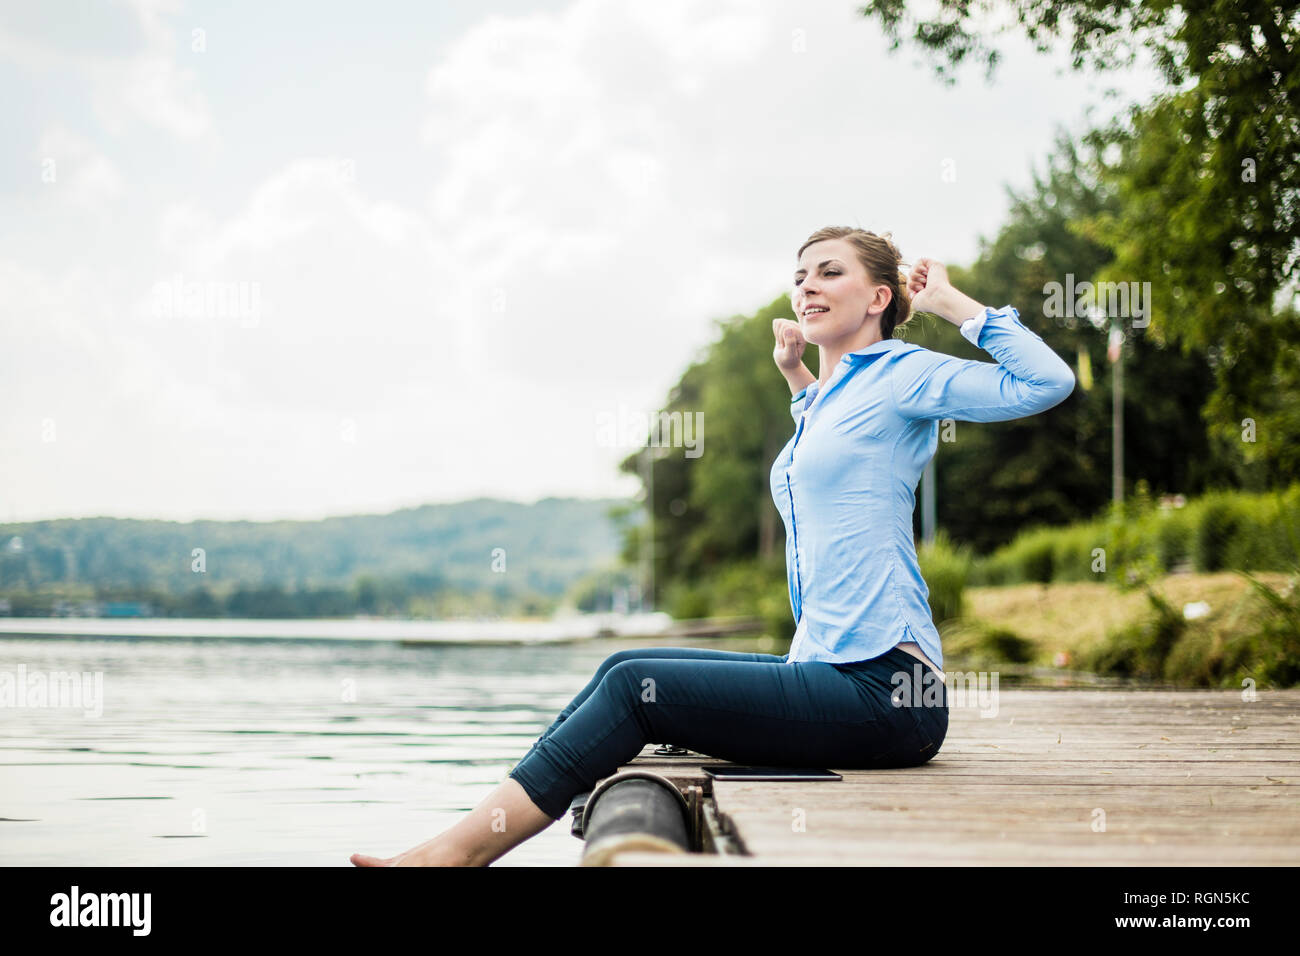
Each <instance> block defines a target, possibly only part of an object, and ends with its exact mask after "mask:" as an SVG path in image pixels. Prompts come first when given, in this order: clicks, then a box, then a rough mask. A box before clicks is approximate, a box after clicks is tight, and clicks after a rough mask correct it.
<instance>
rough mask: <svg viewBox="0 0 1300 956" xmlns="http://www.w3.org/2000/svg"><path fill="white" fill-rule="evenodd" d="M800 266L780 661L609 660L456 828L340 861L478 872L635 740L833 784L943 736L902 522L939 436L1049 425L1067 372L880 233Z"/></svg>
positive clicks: (848, 239) (706, 655)
mask: <svg viewBox="0 0 1300 956" xmlns="http://www.w3.org/2000/svg"><path fill="white" fill-rule="evenodd" d="M797 260H798V265H797V267H796V271H795V274H794V291H793V294H792V296H791V301H792V304H793V306H794V309H795V314H796V315H797V316H798V321H797V322H796V321H792V320H789V319H777V320H776V321H775V322H774V323H773V335H774V338H775V340H776V344H775V348H774V351H773V358H774V360H775V362H776V365H777V367H778V368H779V369H780V370H781V373H782V375H784V376H785V379H786V381H787V382H788V383H789V385H790V391H791V393H793V395H794V398H793V401H792V403H791V408H790V411H791V415H792V416H793V418H794V420H795V423H796V428H795V432H794V435H793V436H792V437H791V438H790V440H789V442H788V443H787V444H786V446H785V447H784V448H783V449H781V452H780V454H778V455H777V457H776V461H775V462H774V463H773V465H772V470H771V490H772V496H773V499H774V501H775V502H776V506H777V509H778V510H779V511H780V513H781V518H782V520H783V521H784V523H785V532H786V572H787V579H788V586H789V591H790V605H791V609H792V610H793V612H794V620H795V622H796V628H795V632H794V638H793V641H792V643H791V646H790V652H789V653H788V654H784V655H775V654H757V653H753V654H750V653H742V652H738V651H720V650H718V651H715V650H703V649H698V648H681V647H656V648H641V649H635V650H626V651H619V652H618V653H615V654H611V655H610V656H609V657H608V658H606V659H605V661H604V662H603V663H602V664H601V665H600V667H599V669H597V671H596V673H595V675H594V676H593V677H592V678H591V681H590V682H589V683H588V684H587V686H586V687H585V688H583V690H582V692H581V693H580V694H578V696H576V697H575V698H573V700H572V702H570V703H569V705H568V706H567V707H565V708H564V710H563V711H562V712H561V713H560V714H559V715H558V716H557V717H556V719H555V721H554V723H552V724H551V726H550V727H548V728H547V729H546V731H545V732H544V733H543V734H542V735H541V736H540V737H539V738H538V739H537V741H536V742H535V743H534V744H533V746H532V748H531V749H530V750H529V751H528V753H527V754H525V755H524V757H523V758H522V759H521V760H520V761H519V762H518V763H517V764H516V765H515V767H514V769H512V770H511V771H510V773H509V775H508V777H507V779H506V780H505V781H504V782H502V783H501V784H500V785H499V786H497V787H496V788H495V789H494V790H493V791H492V792H491V793H490V794H488V796H487V797H486V798H485V799H484V800H483V801H482V802H481V803H480V804H479V805H478V806H477V807H475V808H474V809H473V810H472V811H470V813H468V814H467V815H466V816H465V817H464V818H462V819H461V820H460V821H459V822H458V823H456V824H455V825H454V826H452V827H451V828H450V829H448V830H446V831H445V832H443V833H441V834H439V835H438V836H436V837H434V838H433V839H431V840H428V841H427V842H425V843H422V844H420V845H419V846H417V847H414V848H413V849H410V850H408V851H406V852H405V853H402V854H400V855H398V856H395V857H391V858H389V859H379V858H376V857H370V856H363V855H362V854H359V853H357V854H353V856H352V862H353V863H355V864H356V865H358V866H464V865H469V866H476V865H477V866H486V865H487V864H489V863H491V862H492V861H493V860H496V859H498V858H499V857H501V856H502V855H503V854H505V853H506V852H507V851H509V850H510V849H512V848H513V847H515V846H517V845H519V844H520V843H522V842H524V841H525V840H527V839H528V838H529V837H532V836H534V835H535V834H537V833H540V832H541V831H542V830H544V829H546V828H547V827H548V826H550V825H551V824H552V823H554V822H555V821H556V820H558V819H560V818H561V817H563V816H564V814H565V812H566V811H567V810H568V807H569V804H570V802H571V801H572V799H573V797H575V796H576V795H578V794H579V793H583V792H584V791H588V790H591V789H592V788H593V787H594V786H595V784H596V781H597V780H599V779H601V778H603V777H608V776H610V775H611V774H613V773H614V772H615V771H617V770H618V768H619V767H620V766H622V765H623V764H626V763H628V762H629V761H631V760H632V759H633V758H634V757H636V756H637V755H638V754H639V753H640V752H641V751H642V749H643V748H644V747H645V745H646V744H648V743H673V744H678V745H680V746H683V747H686V748H688V749H690V750H693V751H696V752H698V753H702V754H707V755H709V756H711V757H715V758H717V759H719V760H728V761H733V762H735V763H739V764H755V765H765V766H803V767H813V766H820V767H838V768H844V769H861V768H877V767H910V766H917V765H919V764H923V763H925V762H926V761H928V760H929V759H930V758H932V757H933V756H934V755H935V754H936V753H937V752H938V750H939V747H940V746H941V745H942V744H943V740H944V736H945V735H946V733H947V728H948V698H947V688H946V685H945V684H944V683H943V672H942V667H943V651H942V648H941V647H940V643H939V634H938V631H937V630H936V628H935V626H934V622H933V620H932V619H931V614H930V610H929V605H928V602H927V597H928V594H929V592H928V589H927V587H926V584H925V582H924V580H923V579H922V577H921V573H920V569H919V567H918V565H917V559H916V551H915V547H914V542H913V538H912V514H913V511H914V508H915V496H914V492H915V489H916V486H917V483H918V482H919V480H920V477H921V473H922V471H923V470H924V468H925V466H926V464H927V463H928V462H929V460H930V459H931V458H932V457H933V456H934V453H935V449H936V448H937V446H938V433H939V421H940V420H941V419H954V420H957V421H967V422H993V421H1006V420H1008V419H1014V418H1023V417H1025V416H1028V415H1034V414H1037V413H1039V412H1043V411H1046V410H1047V409H1049V408H1052V407H1053V406H1055V405H1057V404H1059V403H1060V402H1061V401H1063V400H1064V399H1065V398H1066V396H1068V395H1069V394H1070V392H1071V391H1072V390H1073V389H1074V373H1073V372H1072V371H1071V370H1070V367H1069V366H1068V365H1067V364H1066V363H1065V362H1064V361H1063V360H1062V359H1061V358H1060V357H1059V356H1058V355H1056V353H1055V352H1053V351H1052V350H1051V349H1050V348H1048V346H1047V345H1046V344H1045V343H1044V342H1043V340H1042V339H1041V338H1040V337H1039V336H1038V335H1036V334H1035V333H1034V332H1032V331H1030V330H1029V329H1028V328H1026V327H1025V326H1024V325H1023V324H1022V323H1021V322H1020V317H1019V313H1018V312H1017V311H1016V310H1015V309H1014V308H1012V307H1010V306H1006V307H1004V308H1001V309H994V308H989V307H986V306H983V305H981V304H980V303H978V302H976V301H975V300H974V299H972V298H970V297H969V296H967V295H964V294H963V293H961V292H959V291H957V289H955V288H954V287H953V286H952V284H951V283H950V282H949V281H948V272H947V269H945V267H944V266H943V265H942V264H941V263H939V262H936V261H934V260H932V259H919V260H917V262H916V263H915V264H914V266H913V267H912V270H911V273H910V275H908V276H904V274H903V273H902V271H901V270H902V257H901V255H900V254H899V252H898V249H897V248H896V247H895V245H894V244H893V242H891V241H890V239H889V238H888V234H886V235H885V236H877V235H875V234H874V233H871V232H867V231H865V230H861V229H853V228H849V227H840V226H836V227H829V228H826V229H822V230H819V231H818V232H816V233H814V234H813V235H812V236H811V237H809V239H808V240H807V241H806V242H805V243H804V244H803V245H802V246H801V247H800V249H799V252H798V255H797ZM913 309H915V310H918V311H925V312H930V313H933V314H935V315H937V316H939V317H940V318H942V319H945V320H946V321H948V322H951V323H953V324H954V325H956V326H958V327H959V328H960V330H961V334H962V335H963V336H964V337H965V338H966V339H967V340H969V341H970V342H971V343H973V344H974V345H975V346H976V347H978V348H981V349H984V350H985V351H987V352H988V353H989V354H990V355H992V356H993V358H994V359H996V360H997V364H994V363H990V362H980V361H969V360H964V359H958V358H955V357H953V356H950V355H945V354H943V353H940V352H934V351H931V350H929V349H926V348H922V347H921V346H918V345H914V344H910V343H908V342H906V341H904V340H902V339H897V338H894V337H893V336H894V331H895V329H897V328H898V327H900V326H902V325H903V324H904V323H906V321H907V320H908V318H909V316H910V314H911V312H912V310H913ZM809 342H811V343H812V344H814V345H816V346H817V347H818V348H819V350H820V355H819V362H818V366H819V369H820V375H819V376H817V377H814V376H813V374H812V373H811V372H810V371H809V370H808V368H807V367H806V366H805V365H804V364H803V361H802V355H803V350H804V347H805V345H806V343H809ZM923 668H924V675H923V676H921V675H922V669H923ZM918 678H919V682H920V683H921V684H923V685H924V687H918V686H916V682H917V681H918Z"/></svg>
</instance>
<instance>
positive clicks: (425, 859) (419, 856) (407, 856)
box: [350, 837, 475, 866]
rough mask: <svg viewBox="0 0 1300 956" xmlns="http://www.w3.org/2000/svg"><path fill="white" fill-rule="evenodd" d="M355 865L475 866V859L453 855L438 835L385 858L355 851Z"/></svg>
mask: <svg viewBox="0 0 1300 956" xmlns="http://www.w3.org/2000/svg"><path fill="white" fill-rule="evenodd" d="M350 859H351V860H352V864H353V865H354V866H474V865H475V864H474V861H473V860H472V859H470V858H469V857H468V856H465V855H459V856H457V855H453V854H451V853H449V852H448V850H447V849H446V848H445V846H443V845H442V841H440V840H439V839H438V838H437V837H434V838H433V839H432V840H426V841H425V842H424V843H421V844H420V845H419V846H417V847H412V848H411V849H409V850H407V851H406V852H405V853H399V854H397V856H390V857H388V858H387V859H383V858H380V857H377V856H367V855H366V854H364V853H353V854H352V856H351V857H350Z"/></svg>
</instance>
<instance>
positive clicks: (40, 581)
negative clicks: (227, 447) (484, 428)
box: [0, 498, 639, 613]
mask: <svg viewBox="0 0 1300 956" xmlns="http://www.w3.org/2000/svg"><path fill="white" fill-rule="evenodd" d="M628 504H629V503H628V502H624V501H620V500H617V499H594V500H593V499H575V498H546V499H543V500H541V501H538V502H537V503H536V504H532V505H527V504H520V503H517V502H511V501H501V500H497V499H492V498H478V499H474V500H471V501H463V502H456V503H451V504H433V505H424V506H422V507H419V508H408V509H403V510H401V511H395V512H393V513H391V514H386V515H355V516H349V517H337V518H326V519H324V520H320V521H271V522H255V521H195V522H187V523H181V522H175V521H143V520H136V519H122V518H79V519H60V520H54V521H35V522H26V523H15V524H5V525H0V596H9V597H12V596H13V595H15V594H19V595H21V594H28V595H30V594H38V593H39V594H51V593H53V594H63V595H68V596H78V595H79V596H82V597H88V596H99V597H101V598H102V597H106V596H114V597H122V596H131V595H138V596H146V597H156V596H157V595H182V594H192V593H194V592H196V591H200V590H202V591H207V592H209V593H211V594H213V595H217V596H225V597H229V596H230V595H234V594H238V593H241V592H243V593H249V592H265V593H276V594H279V593H281V592H284V593H293V592H320V593H327V592H328V593H341V594H346V595H350V596H351V600H352V601H354V602H355V601H357V600H358V599H359V600H360V602H361V607H360V610H370V609H373V607H372V606H373V605H374V604H375V603H376V601H375V597H374V595H375V594H376V593H378V592H387V593H390V594H392V593H396V594H397V595H398V596H399V597H400V598H402V599H403V600H405V599H406V598H409V597H411V596H414V595H436V594H446V593H449V592H455V591H459V592H467V593H468V592H489V593H491V594H493V595H496V596H497V597H499V598H505V597H507V596H517V595H523V594H530V595H534V596H543V597H547V598H557V597H559V596H560V595H562V594H564V592H565V591H566V590H567V589H568V588H569V587H570V586H571V585H572V584H573V583H574V582H576V581H578V580H579V579H580V578H583V577H584V576H586V575H588V574H590V573H591V572H593V571H596V570H598V569H601V568H605V567H608V566H610V565H611V564H613V563H614V562H615V561H616V560H617V558H618V555H619V552H620V549H621V541H622V538H621V536H620V534H619V524H618V519H616V518H615V517H614V516H613V513H614V512H615V510H616V509H619V508H626V506H627V505H628ZM628 520H631V521H633V522H634V523H635V522H636V521H638V520H639V518H638V517H636V516H635V513H634V514H633V517H632V518H630V519H628ZM197 548H201V549H203V553H202V561H203V564H204V568H205V569H204V570H203V571H202V572H198V571H196V570H194V565H195V562H196V560H197V558H196V557H195V556H194V551H195V549H197ZM496 549H502V551H500V552H498V551H496ZM494 560H495V567H496V568H497V569H498V570H494ZM502 561H503V562H504V565H503V564H502ZM502 566H504V572H502V571H501V570H499V569H500V568H502ZM387 603H390V604H391V603H396V604H401V603H402V600H398V601H396V602H387ZM226 610H227V611H229V610H231V608H226ZM390 610H395V608H390ZM13 612H14V613H19V608H18V607H17V606H14V607H13ZM286 613H288V612H286Z"/></svg>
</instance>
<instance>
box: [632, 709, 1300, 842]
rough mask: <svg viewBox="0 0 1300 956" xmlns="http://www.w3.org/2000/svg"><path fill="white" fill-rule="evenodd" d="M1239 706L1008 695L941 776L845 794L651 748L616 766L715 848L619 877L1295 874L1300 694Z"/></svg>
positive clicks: (876, 774) (931, 773) (856, 778)
mask: <svg viewBox="0 0 1300 956" xmlns="http://www.w3.org/2000/svg"><path fill="white" fill-rule="evenodd" d="M1242 698H1243V693H1242V692H1241V691H1204V690H1176V691H1175V690H1171V691H1150V690H1079V689H1069V690H1062V689H1021V688H1010V689H1003V690H1001V691H1000V692H999V693H998V694H997V698H996V699H997V705H998V706H997V709H996V714H988V713H987V711H988V710H990V709H991V708H987V707H986V708H985V710H984V712H982V711H981V710H980V709H979V708H978V707H976V706H965V707H957V706H954V707H952V708H951V710H950V716H949V727H948V735H947V738H946V739H945V741H944V743H943V747H942V748H941V749H940V752H939V754H938V755H937V756H935V757H934V758H933V759H932V760H931V761H930V762H929V763H927V764H925V765H923V766H921V767H916V768H911V769H899V770H846V769H843V768H839V767H831V768H829V769H831V770H836V771H838V772H840V773H842V774H843V776H844V779H843V780H840V781H816V782H813V781H800V782H767V783H764V782H738V781H717V782H714V781H711V779H710V778H709V777H707V776H706V775H705V774H703V773H702V772H701V771H700V769H699V768H700V765H701V764H706V763H715V764H716V763H719V762H720V761H718V760H716V759H714V758H712V757H707V756H704V755H701V754H696V753H690V754H687V755H685V756H676V757H673V756H655V755H654V753H653V751H654V749H655V748H654V747H647V748H646V749H645V750H644V751H642V753H641V755H640V756H638V757H637V758H636V759H635V760H633V761H632V763H630V764H628V765H626V766H625V767H623V768H620V769H631V768H639V769H650V770H654V771H656V772H658V773H661V774H663V775H664V776H667V777H669V778H670V779H671V780H672V781H673V782H674V783H676V784H677V785H678V786H679V787H680V788H681V789H682V791H683V793H686V794H687V796H688V800H690V801H691V803H692V807H693V808H694V807H695V806H696V805H697V804H698V805H699V809H698V811H696V812H697V816H698V818H699V819H701V820H702V821H703V828H702V831H701V832H702V837H703V842H704V844H705V845H707V846H708V847H710V848H712V849H714V850H716V851H718V852H700V853H688V854H668V853H647V852H632V851H628V852H624V853H619V854H616V855H615V856H614V857H613V858H612V859H611V860H610V861H609V865H614V866H897V865H903V866H912V865H930V864H940V865H958V866H963V865H965V866H998V865H1005V866H1021V865H1031V866H1044V865H1048V866H1050V865H1068V866H1078V865H1085V866H1086V865H1095V866H1171V865H1172V866H1182V865H1196V866H1219V865H1230V866H1261V865H1262V866H1286V865H1290V866H1294V865H1296V864H1300V689H1292V690H1282V691H1259V692H1257V695H1256V697H1255V699H1254V700H1249V701H1247V700H1243V699H1242ZM972 703H973V701H972ZM692 788H698V789H697V790H693V789H692ZM800 824H802V827H801V826H800Z"/></svg>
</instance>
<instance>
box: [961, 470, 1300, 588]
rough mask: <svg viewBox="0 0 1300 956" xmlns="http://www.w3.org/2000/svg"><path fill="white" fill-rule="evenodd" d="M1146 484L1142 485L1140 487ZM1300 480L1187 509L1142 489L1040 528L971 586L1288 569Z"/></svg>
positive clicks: (1298, 551) (1002, 552) (974, 573)
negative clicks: (1098, 511)
mask: <svg viewBox="0 0 1300 956" xmlns="http://www.w3.org/2000/svg"><path fill="white" fill-rule="evenodd" d="M1139 484H1140V483H1139ZM1297 526H1300V482H1296V483H1293V484H1292V485H1291V486H1290V487H1289V488H1287V489H1286V490H1285V491H1281V490H1279V491H1273V492H1266V493H1262V494H1251V493H1248V492H1241V491H1218V492H1211V493H1209V494H1206V495H1204V496H1202V497H1200V498H1197V499H1194V500H1192V501H1190V502H1188V503H1187V504H1186V505H1185V506H1184V507H1182V508H1170V509H1163V508H1160V507H1158V506H1156V505H1155V503H1153V502H1152V501H1151V499H1150V496H1149V495H1147V494H1146V493H1145V489H1143V488H1139V489H1138V492H1137V493H1136V494H1134V495H1133V497H1132V498H1130V499H1129V500H1127V501H1126V502H1125V503H1124V506H1123V507H1122V508H1120V509H1114V508H1112V509H1111V510H1110V512H1109V513H1108V514H1106V515H1105V516H1103V517H1100V518H1097V519H1095V520H1093V521H1087V522H1080V523H1077V524H1072V525H1067V526H1065V527H1057V528H1051V527H1035V528H1031V529H1029V530H1027V531H1025V532H1023V533H1021V534H1020V535H1018V536H1017V537H1016V539H1015V540H1014V541H1012V542H1010V543H1009V544H1007V545H1005V546H1003V547H1002V548H999V549H998V550H997V551H995V552H993V553H992V554H991V555H988V556H987V557H984V558H981V559H977V560H976V561H975V562H974V565H973V566H972V568H971V573H970V583H971V584H972V585H1003V584H1024V583H1027V582H1034V581H1042V582H1049V581H1106V580H1114V579H1115V578H1116V576H1117V575H1120V574H1123V573H1127V572H1129V571H1134V572H1135V573H1136V571H1135V569H1143V570H1144V571H1151V572H1155V573H1166V572H1168V571H1171V570H1174V569H1175V568H1179V567H1188V568H1191V569H1193V570H1196V571H1203V572H1210V571H1221V570H1235V571H1286V570H1289V569H1290V568H1292V567H1295V566H1296V565H1297V564H1300V548H1298V547H1297V543H1296V534H1295V529H1296V527H1297Z"/></svg>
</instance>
